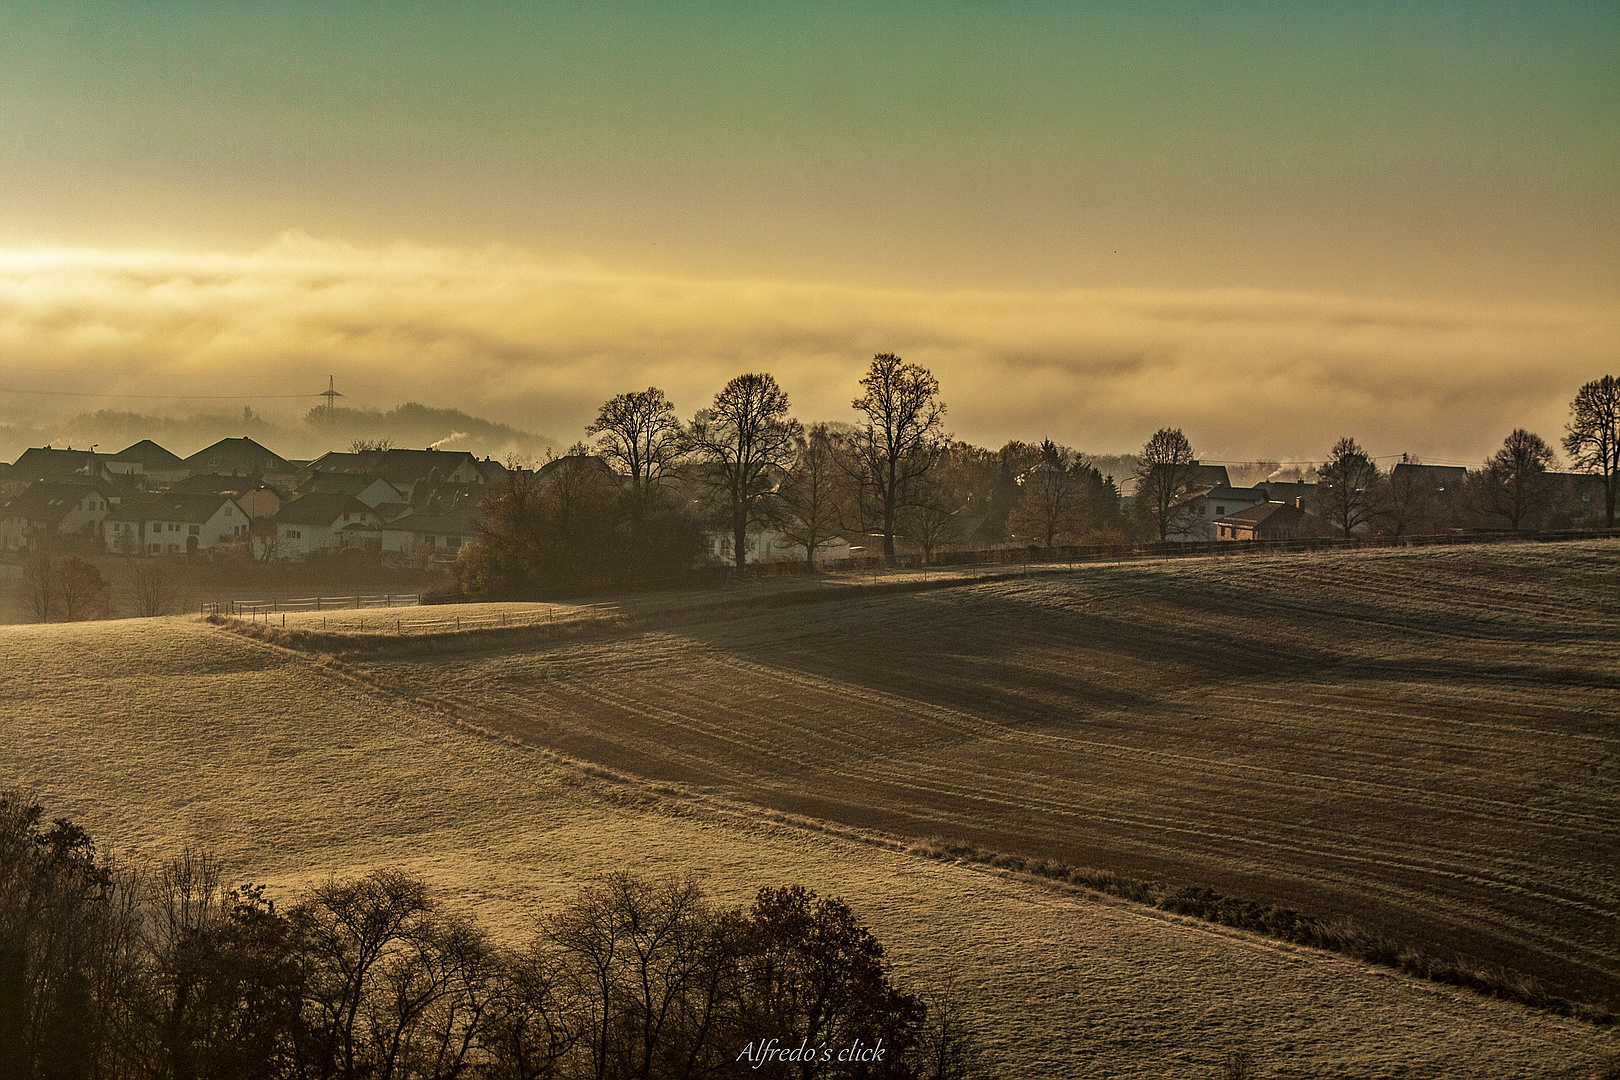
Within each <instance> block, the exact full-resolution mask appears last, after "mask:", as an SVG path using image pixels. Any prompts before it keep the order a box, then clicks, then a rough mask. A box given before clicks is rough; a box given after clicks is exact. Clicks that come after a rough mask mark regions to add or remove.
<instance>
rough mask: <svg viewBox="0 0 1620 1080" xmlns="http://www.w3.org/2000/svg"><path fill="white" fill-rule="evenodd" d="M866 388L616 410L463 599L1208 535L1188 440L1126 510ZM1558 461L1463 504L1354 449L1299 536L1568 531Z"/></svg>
mask: <svg viewBox="0 0 1620 1080" xmlns="http://www.w3.org/2000/svg"><path fill="white" fill-rule="evenodd" d="M860 389H861V394H860V396H859V397H857V398H855V399H854V400H853V401H852V402H851V406H852V408H853V410H854V413H855V419H854V421H853V422H850V423H817V424H811V425H809V426H806V425H804V424H802V423H800V422H799V421H798V420H796V419H794V418H793V416H792V414H791V409H790V406H789V401H788V396H787V394H786V393H785V392H784V391H783V390H782V388H781V387H780V386H779V385H778V384H777V382H776V380H775V379H774V378H773V377H772V376H770V375H769V374H763V373H754V374H746V375H739V376H737V377H736V378H734V379H732V380H731V381H730V382H728V383H727V384H726V385H725V386H724V387H723V388H722V389H721V391H720V392H719V393H718V394H716V395H715V397H714V400H713V402H712V403H711V404H710V405H709V406H708V407H707V408H704V409H702V410H701V411H699V412H698V413H697V414H696V415H695V416H693V418H692V420H691V421H690V422H687V423H683V422H682V421H681V419H680V417H679V415H678V414H677V412H676V410H675V407H674V405H673V404H672V403H671V402H670V401H669V399H668V397H667V396H666V395H665V394H664V392H663V391H662V390H660V389H658V388H656V387H649V388H647V389H646V390H639V391H633V392H628V393H623V394H619V395H616V396H615V397H613V398H612V399H611V400H609V401H607V402H605V403H604V404H603V405H602V407H601V409H600V410H599V411H598V413H597V416H596V419H595V420H594V421H592V423H591V424H590V425H589V427H588V428H587V429H586V430H587V434H588V435H589V436H591V437H592V438H593V439H594V440H595V441H594V443H593V444H589V445H588V444H586V443H578V444H576V445H575V446H574V447H572V448H571V449H570V450H569V452H568V453H567V454H565V455H564V456H563V457H561V458H557V459H555V460H552V461H549V462H548V463H547V464H546V465H545V466H544V467H543V468H541V469H540V470H539V471H538V472H527V471H523V470H513V471H512V472H511V474H510V475H509V476H508V478H507V480H506V481H505V482H504V483H503V484H501V485H499V487H498V489H497V490H495V491H494V492H492V493H490V494H489V495H486V497H485V499H484V501H483V504H482V508H481V509H482V526H481V528H482V533H481V536H480V537H479V540H478V541H477V542H476V543H475V544H473V545H471V546H470V547H469V548H468V550H467V551H466V552H465V553H464V556H463V558H462V560H461V562H460V564H459V565H458V568H457V572H458V578H459V583H460V588H461V590H462V591H463V592H465V593H469V594H474V595H483V596H523V595H536V594H543V593H546V592H548V591H555V590H557V589H559V588H568V587H581V586H584V587H601V586H613V585H621V584H647V583H655V582H658V581H664V580H670V579H672V578H675V577H678V576H680V575H681V574H682V573H683V572H684V571H686V570H687V569H688V568H690V567H691V566H692V565H693V564H694V563H695V562H696V561H697V560H698V559H699V558H700V557H701V556H702V554H703V546H704V537H705V536H706V535H707V534H709V533H710V532H711V531H713V530H720V531H723V533H724V534H725V535H726V536H727V537H729V544H730V549H731V550H730V553H729V555H730V558H731V560H732V562H733V564H734V565H735V566H736V567H737V568H738V569H742V568H744V567H745V566H746V563H747V550H748V538H749V536H750V535H751V534H752V533H754V532H755V531H756V530H761V529H769V530H773V531H775V532H776V533H778V534H779V535H781V536H782V537H784V538H785V539H786V540H787V541H788V543H790V544H792V545H794V546H795V547H796V548H798V549H799V550H801V551H802V552H803V558H804V560H805V564H806V566H807V567H809V568H813V567H814V564H815V559H816V556H817V553H818V551H820V550H822V549H823V548H824V547H825V545H827V544H828V543H829V542H830V541H832V540H834V539H835V538H837V537H839V536H843V537H846V538H856V539H862V540H864V539H865V538H867V537H870V538H872V540H873V541H878V540H880V541H881V545H882V553H883V554H884V555H886V556H892V555H894V554H895V553H896V548H897V542H898V541H902V540H903V541H904V542H906V543H907V544H908V545H909V546H910V547H911V548H912V549H914V550H916V551H917V552H919V553H920V554H921V556H922V558H923V560H924V561H929V560H931V559H932V558H933V556H934V554H935V552H936V551H938V550H939V549H941V548H943V547H946V546H952V545H960V544H965V543H970V542H971V543H977V544H984V545H1017V546H1027V547H1036V548H1051V547H1055V546H1058V545H1060V544H1098V543H1119V542H1125V541H1148V542H1151V541H1161V542H1162V541H1166V540H1169V539H1172V538H1176V537H1178V536H1179V537H1185V536H1186V535H1188V534H1189V532H1191V531H1192V530H1194V529H1195V527H1197V526H1198V525H1200V524H1201V523H1202V522H1201V521H1200V518H1199V511H1200V509H1201V507H1200V506H1199V505H1198V504H1197V502H1196V498H1197V496H1198V495H1199V494H1200V493H1201V492H1202V491H1204V490H1207V489H1208V487H1209V484H1208V482H1207V479H1206V478H1205V475H1204V474H1203V472H1202V471H1201V468H1200V463H1199V459H1198V456H1197V454H1196V452H1195V451H1194V449H1193V447H1192V444H1191V442H1190V441H1189V440H1188V439H1187V437H1186V435H1185V434H1184V433H1183V432H1182V431H1181V430H1180V429H1177V428H1163V429H1161V430H1159V431H1157V432H1155V433H1154V435H1153V436H1152V438H1150V439H1149V440H1148V441H1147V443H1146V444H1145V445H1144V446H1143V448H1142V450H1141V452H1140V453H1139V454H1137V455H1136V461H1135V468H1134V470H1132V472H1131V474H1130V476H1129V479H1130V480H1131V481H1132V483H1133V487H1134V491H1133V494H1132V497H1131V498H1130V499H1129V511H1128V512H1124V511H1122V505H1123V503H1124V502H1125V500H1122V498H1121V493H1120V490H1119V487H1118V485H1117V483H1116V481H1115V478H1114V477H1113V476H1111V475H1104V474H1103V473H1102V472H1101V471H1100V470H1099V469H1098V468H1097V467H1096V465H1094V464H1093V463H1092V462H1091V461H1089V460H1088V459H1087V458H1086V457H1085V456H1084V455H1083V454H1080V453H1079V452H1077V451H1075V450H1073V449H1071V448H1069V447H1066V446H1062V445H1060V444H1058V443H1056V442H1054V441H1052V440H1050V439H1048V440H1045V441H1042V442H1040V443H1038V444H1033V443H1025V442H1020V441H1013V442H1009V443H1007V444H1006V445H1005V446H1003V447H1002V448H1001V449H1000V450H996V451H991V450H987V449H984V448H981V447H977V446H973V445H971V444H969V443H966V442H961V441H958V440H955V439H953V438H952V437H951V435H950V433H949V432H948V431H947V430H946V428H945V415H946V408H945V404H944V402H943V401H942V400H941V399H940V396H939V395H940V387H939V381H938V380H937V379H936V378H935V377H934V376H933V374H932V373H931V372H929V371H928V370H927V369H926V368H924V367H921V366H919V365H916V364H909V363H906V362H905V361H903V360H902V359H901V358H900V357H898V356H896V355H894V354H892V353H881V354H879V355H878V356H876V357H874V358H873V360H872V363H871V365H870V367H869V368H868V370H867V372H866V374H865V376H864V377H863V378H862V379H861V380H860ZM1571 411H1572V419H1571V421H1570V424H1569V426H1568V428H1567V429H1566V433H1565V437H1564V440H1563V445H1564V449H1565V451H1566V453H1567V454H1568V455H1569V457H1570V461H1571V464H1572V465H1573V467H1574V468H1576V469H1578V470H1581V471H1583V472H1587V473H1591V474H1595V475H1596V476H1597V477H1598V478H1600V480H1601V483H1602V485H1603V491H1604V501H1605V507H1604V513H1605V519H1604V520H1605V521H1606V522H1607V524H1608V527H1610V528H1612V527H1613V525H1614V512H1615V498H1616V489H1617V486H1620V484H1617V481H1620V431H1617V417H1620V385H1617V383H1616V380H1615V378H1614V377H1613V376H1604V377H1603V378H1601V379H1597V380H1594V381H1592V382H1590V383H1588V384H1586V385H1585V386H1583V387H1581V389H1580V391H1579V393H1578V394H1577V395H1576V398H1575V401H1574V402H1573V403H1572V405H1571ZM1403 460H1409V459H1404V458H1403ZM1555 460H1556V456H1555V454H1554V452H1553V450H1552V448H1551V447H1550V446H1549V445H1548V444H1547V443H1546V442H1545V441H1544V440H1542V439H1541V438H1540V437H1539V436H1537V435H1535V434H1533V433H1531V432H1528V431H1525V430H1522V429H1517V430H1515V431H1514V432H1513V433H1512V434H1510V435H1509V436H1508V438H1507V439H1506V440H1505V442H1504V444H1503V446H1502V449H1501V450H1499V451H1498V452H1497V453H1495V454H1493V455H1492V456H1491V458H1490V459H1489V460H1487V461H1486V462H1484V464H1483V465H1482V466H1480V467H1479V468H1476V469H1473V470H1469V472H1468V475H1467V480H1466V484H1465V485H1463V490H1462V491H1442V490H1438V489H1437V488H1436V486H1435V484H1434V482H1433V481H1432V479H1429V478H1427V477H1426V476H1425V475H1424V474H1423V473H1422V472H1421V470H1410V469H1408V470H1402V469H1399V468H1392V469H1390V470H1389V471H1387V472H1386V471H1384V470H1382V469H1380V468H1379V466H1378V463H1377V461H1376V460H1375V459H1373V458H1372V457H1370V456H1369V455H1368V454H1367V452H1366V451H1365V450H1364V449H1363V448H1362V447H1361V446H1360V444H1358V443H1357V442H1356V441H1355V440H1354V439H1353V438H1349V437H1346V438H1342V439H1340V440H1339V441H1338V442H1337V443H1336V444H1335V445H1334V446H1333V448H1332V449H1331V451H1330V452H1329V454H1328V457H1327V459H1326V460H1325V461H1324V462H1322V463H1321V464H1320V465H1318V466H1315V467H1314V468H1313V469H1312V470H1311V472H1312V474H1313V475H1314V481H1315V483H1314V487H1313V491H1312V500H1311V502H1312V505H1311V507H1310V509H1312V510H1313V511H1314V512H1315V513H1314V517H1313V518H1312V519H1310V524H1309V525H1307V526H1306V527H1305V528H1306V529H1307V531H1308V530H1309V529H1311V528H1315V529H1317V530H1320V531H1321V532H1322V533H1323V534H1326V535H1340V536H1354V535H1366V534H1370V533H1377V534H1384V535H1393V536H1401V535H1409V534H1411V533H1417V532H1437V531H1441V530H1443V529H1448V528H1468V527H1474V528H1478V527H1501V526H1505V527H1507V528H1510V529H1515V530H1517V529H1521V528H1526V527H1531V526H1533V525H1536V524H1538V523H1540V522H1542V521H1544V520H1552V519H1554V518H1556V516H1557V514H1556V511H1557V509H1558V508H1557V507H1555V506H1554V503H1555V501H1556V495H1557V490H1556V485H1554V484H1553V483H1552V482H1551V476H1550V469H1551V468H1552V466H1553V465H1554V464H1555ZM1410 463H1412V464H1416V462H1415V461H1410ZM1202 520H1203V521H1207V518H1204V519H1202Z"/></svg>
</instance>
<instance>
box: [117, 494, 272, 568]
mask: <svg viewBox="0 0 1620 1080" xmlns="http://www.w3.org/2000/svg"><path fill="white" fill-rule="evenodd" d="M249 523H250V522H249V518H248V515H247V511H245V510H243V509H242V508H241V507H240V506H238V505H237V504H236V502H235V500H233V499H227V500H225V501H224V502H223V503H221V504H220V505H219V507H218V509H216V510H215V511H214V512H213V514H212V515H211V516H210V517H209V518H208V520H207V521H139V522H135V521H107V522H103V529H102V536H103V539H104V540H105V541H106V543H107V550H108V551H111V552H114V553H119V552H127V553H130V554H134V553H136V552H139V553H142V554H146V555H184V554H186V553H187V552H188V551H190V550H191V540H190V538H191V537H193V536H195V537H196V538H197V550H198V551H214V550H219V549H224V548H228V547H231V546H232V545H233V544H236V543H237V542H238V541H245V540H246V537H247V535H248V525H249Z"/></svg>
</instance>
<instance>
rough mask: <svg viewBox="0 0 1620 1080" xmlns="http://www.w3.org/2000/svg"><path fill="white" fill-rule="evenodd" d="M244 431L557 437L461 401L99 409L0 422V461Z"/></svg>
mask: <svg viewBox="0 0 1620 1080" xmlns="http://www.w3.org/2000/svg"><path fill="white" fill-rule="evenodd" d="M243 435H246V436H248V437H249V438H251V439H253V440H255V441H257V442H259V443H260V444H262V445H264V446H267V447H269V448H270V449H271V450H274V451H275V452H276V453H278V454H280V455H281V456H282V457H288V458H313V457H317V456H319V455H320V454H323V453H325V452H326V451H328V450H347V449H348V448H349V444H350V443H352V442H354V441H355V440H356V439H368V440H372V441H377V440H382V439H391V440H392V441H393V444H394V445H395V446H409V447H422V446H427V445H429V444H430V443H437V444H439V446H440V447H441V448H443V449H446V450H466V451H469V452H471V453H474V454H477V455H478V456H479V457H484V456H486V455H487V456H489V457H494V458H497V459H503V458H505V457H506V455H508V454H516V455H517V456H519V457H521V458H525V459H534V458H539V457H542V456H544V454H545V452H546V450H547V449H548V448H549V447H550V446H551V445H552V443H551V440H550V439H547V438H546V437H545V436H543V435H536V434H534V433H532V432H528V431H522V430H519V429H518V428H515V427H512V426H510V425H508V424H499V423H495V422H494V421H490V420H484V419H481V418H480V417H477V416H470V415H468V414H467V413H464V412H462V411H461V410H459V409H433V408H429V407H428V406H426V405H418V404H416V403H415V402H409V403H407V404H404V405H401V406H399V407H398V408H396V409H390V410H389V411H388V412H382V411H380V410H377V409H337V410H335V413H334V415H333V418H332V421H331V422H330V423H328V421H327V417H326V410H325V409H313V410H311V411H310V413H309V414H308V415H307V416H306V417H304V422H303V423H302V424H299V425H296V426H290V425H287V424H278V423H276V422H275V421H272V420H267V419H265V418H264V417H263V416H260V415H259V414H257V413H255V412H254V411H253V410H252V409H251V408H246V407H244V408H243V409H242V411H241V412H238V413H225V414H209V413H195V414H192V415H190V416H149V415H146V414H144V413H135V412H120V411H115V410H111V409H102V410H99V411H97V412H93V413H80V414H79V415H78V416H75V417H73V418H72V419H71V420H63V421H58V422H43V421H34V422H31V423H14V424H0V461H15V460H16V459H17V458H18V456H20V455H21V454H22V452H23V451H24V450H26V449H27V448H28V447H30V446H45V445H47V444H49V445H52V446H70V445H71V446H75V447H87V446H90V445H92V444H99V445H100V449H101V450H102V451H103V452H105V453H109V454H112V453H117V452H118V451H119V450H122V449H123V448H124V447H126V446H128V445H130V444H131V443H134V442H139V441H140V440H142V439H151V440H153V441H154V442H156V443H159V444H160V445H162V446H164V447H167V448H168V449H169V450H172V451H173V452H174V453H176V454H179V455H181V456H182V457H184V456H186V455H188V454H192V453H195V452H196V451H198V450H201V449H202V448H203V447H205V446H207V445H209V444H210V443H213V442H216V441H218V440H220V439H223V438H228V437H237V436H243Z"/></svg>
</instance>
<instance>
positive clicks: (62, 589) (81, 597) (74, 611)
mask: <svg viewBox="0 0 1620 1080" xmlns="http://www.w3.org/2000/svg"><path fill="white" fill-rule="evenodd" d="M57 596H58V597H60V599H62V615H63V619H66V620H68V622H79V620H83V619H97V617H100V615H105V614H107V578H104V576H102V575H100V570H97V568H96V563H92V562H91V560H89V559H86V557H83V555H65V557H63V559H62V562H58V563H57Z"/></svg>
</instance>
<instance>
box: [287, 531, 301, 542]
mask: <svg viewBox="0 0 1620 1080" xmlns="http://www.w3.org/2000/svg"><path fill="white" fill-rule="evenodd" d="M303 538H304V534H303V532H302V531H300V530H298V529H288V530H287V539H289V540H302V539H303Z"/></svg>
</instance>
